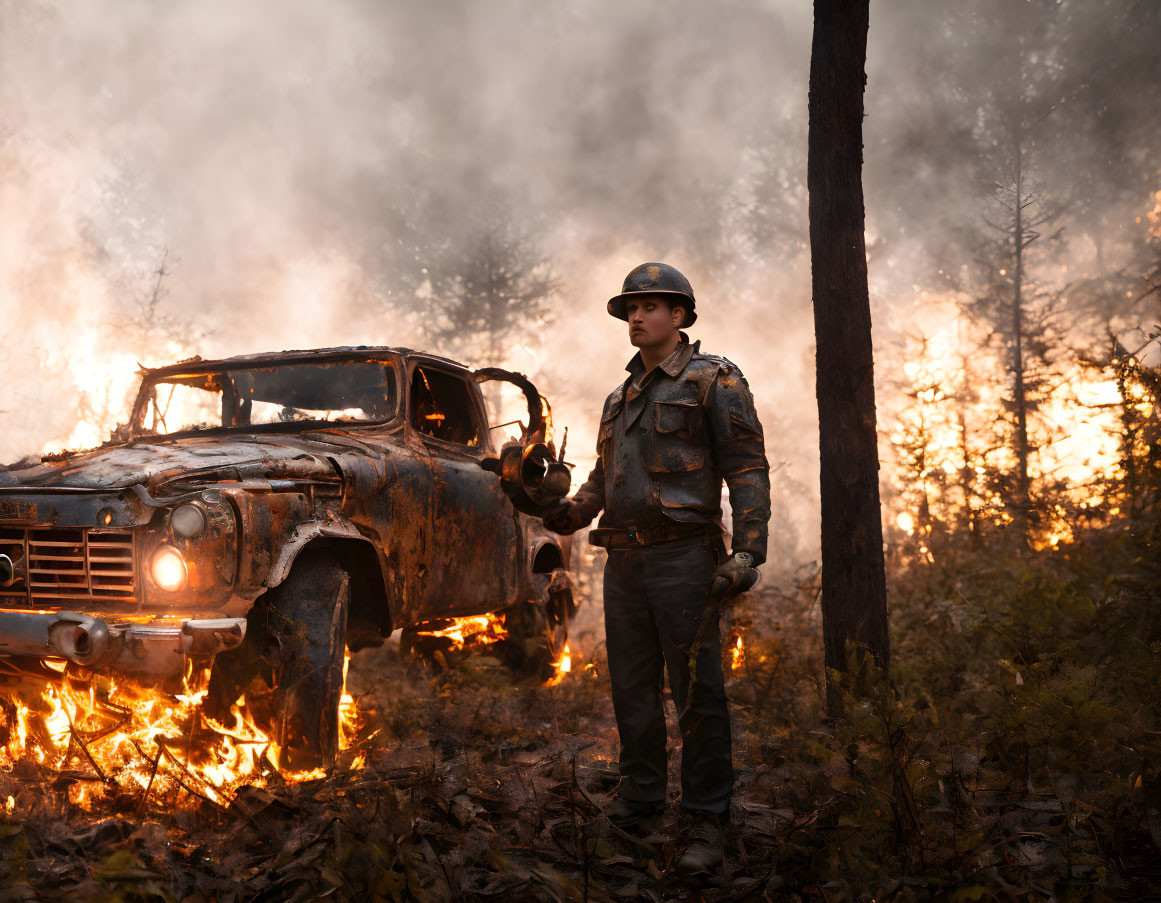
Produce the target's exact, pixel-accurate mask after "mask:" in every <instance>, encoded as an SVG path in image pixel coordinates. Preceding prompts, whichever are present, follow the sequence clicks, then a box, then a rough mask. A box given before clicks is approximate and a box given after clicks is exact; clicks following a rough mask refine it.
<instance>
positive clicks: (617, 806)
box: [605, 796, 665, 830]
mask: <svg viewBox="0 0 1161 903" xmlns="http://www.w3.org/2000/svg"><path fill="white" fill-rule="evenodd" d="M664 811H665V803H664V802H656V803H646V802H642V801H640V800H627V799H625V798H624V797H622V796H618V797H616V798H615V799H614V800H613V801H612V802H611V803H610V804H609V807H608V808H607V809H606V810H605V815H607V816H608V817H609V821H611V822H612V823H613V824H614V825H616V826H617V827H618V828H621V829H622V830H624V829H626V828H631V827H634V826H636V825H637V824H639V823H640V822H642V821H644V820H645V819H647V818H653V817H654V816H656V815H660V814H661V813H662V812H664Z"/></svg>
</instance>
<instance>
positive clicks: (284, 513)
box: [0, 347, 573, 751]
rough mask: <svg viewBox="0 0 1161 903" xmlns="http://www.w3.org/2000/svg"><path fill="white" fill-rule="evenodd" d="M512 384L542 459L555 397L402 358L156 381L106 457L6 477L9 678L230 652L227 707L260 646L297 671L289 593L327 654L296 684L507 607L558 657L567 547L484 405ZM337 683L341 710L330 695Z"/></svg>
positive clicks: (391, 354)
mask: <svg viewBox="0 0 1161 903" xmlns="http://www.w3.org/2000/svg"><path fill="white" fill-rule="evenodd" d="M494 379H501V380H508V381H510V382H514V383H515V384H516V385H518V386H519V387H520V388H522V389H523V390H524V391H525V394H526V396H527V397H528V400H529V422H528V424H527V426H522V436H521V440H520V441H521V444H522V446H523V447H528V446H530V445H532V444H536V443H541V445H540V447H542V448H543V447H544V446H543V443H545V441H546V436H545V432H546V423H545V420H546V418H545V416H544V415H543V412H542V408H541V399H540V397H539V395H538V394H537V393H536V392H535V389H534V388H532V387H531V384H530V383H528V382H527V380H525V379H524V378H523V377H521V376H520V375H519V374H512V373H508V372H507V371H501V370H487V371H475V372H473V371H471V370H469V369H467V368H466V367H464V366H462V365H460V364H457V363H455V362H453V361H450V360H448V359H446V358H442V357H438V356H436V355H432V354H426V353H420V352H416V351H412V350H410V349H405V348H380V347H374V348H372V347H359V348H335V349H324V350H314V351H302V352H281V353H277V354H261V355H252V356H245V357H235V358H229V359H226V360H219V361H202V360H198V359H195V360H193V361H188V362H183V363H180V364H175V365H172V366H167V367H162V368H158V369H152V370H144V371H143V372H142V383H141V388H140V391H139V393H138V395H137V399H136V402H135V404H134V408H133V412H132V415H131V417H130V420H129V422H128V423H127V424H125V425H123V426H121V427H118V429H117V431H116V432H115V434H114V437H113V439H112V441H111V442H110V443H107V444H106V445H105V446H102V447H101V448H99V449H97V450H94V451H90V452H85V453H81V454H69V453H66V454H62V455H57V456H46V457H45V458H44V459H43V460H42V462H41V463H40V464H37V465H35V466H32V467H24V468H17V469H11V470H7V471H0V680H2V679H4V677H7V678H8V679H9V680H16V679H20V678H24V677H27V676H29V675H34V676H52V674H53V673H55V671H54V669H47V670H46V669H45V668H44V660H46V659H58V660H60V659H63V660H66V661H68V662H71V663H72V667H74V668H82V669H87V670H89V671H95V672H111V673H125V674H130V675H134V676H135V677H138V678H148V679H151V680H160V681H164V680H167V679H168V680H172V679H176V678H179V677H180V675H181V674H182V673H183V669H184V667H185V664H186V662H187V659H188V658H189V657H191V656H194V657H196V656H216V658H215V660H214V669H215V676H216V675H217V673H218V672H219V671H222V673H226V674H228V673H229V672H230V671H231V670H233V671H234V672H236V673H235V674H234V677H233V683H231V684H230V685H229V687H228V692H227V690H223V691H222V692H223V694H224V695H223V699H225V701H226V702H227V703H228V702H229V701H231V699H230V698H229V694H230V693H233V692H235V690H239V689H241V688H243V687H244V685H245V684H246V682H247V681H249V680H250V679H251V678H252V676H253V675H252V674H251V673H250V672H252V671H253V670H254V663H255V662H258V661H259V660H260V659H261V658H262V656H263V655H265V653H264V652H263V651H262V649H261V648H258V646H256V645H255V644H259V645H260V644H261V643H262V642H263V641H265V643H266V646H267V647H271V646H277V647H281V648H282V649H283V652H282V653H280V654H281V655H282V656H283V658H287V656H288V655H290V657H293V655H291V654H290V653H287V652H286V651H285V650H286V649H287V648H289V646H291V645H293V644H292V643H290V642H289V641H288V640H289V638H291V636H292V634H293V633H294V631H295V625H294V624H292V623H291V624H289V626H286V624H284V626H283V627H282V628H279V627H277V625H275V626H271V623H272V622H271V620H270V619H271V610H273V609H271V610H265V611H264V610H263V607H262V606H263V603H262V600H263V599H283V600H285V599H286V598H288V597H293V599H294V600H295V601H292V602H290V603H287V605H286V606H284V608H282V609H279V610H280V611H282V612H283V614H285V613H286V612H288V611H291V610H293V611H294V612H297V613H296V614H293V615H286V617H281V616H280V622H287V623H289V622H294V621H309V620H310V619H311V618H315V620H317V621H318V622H319V624H320V625H321V626H319V627H318V628H317V630H315V632H314V633H313V634H311V633H310V630H307V631H306V632H307V634H308V635H307V636H306V638H305V639H303V637H302V635H301V634H302V632H303V631H302V630H301V629H299V630H298V634H299V635H298V640H301V641H302V642H303V643H305V644H306V646H307V647H311V648H312V649H313V646H318V645H319V644H320V643H321V644H323V645H325V644H326V643H327V642H329V643H330V648H329V649H328V650H327V652H326V655H322V656H321V657H319V656H318V655H315V658H314V662H315V663H314V665H313V666H309V667H308V666H306V665H304V664H303V661H300V662H299V663H298V666H299V667H300V669H301V667H307V670H310V667H313V668H314V670H315V671H320V669H321V672H326V671H327V669H328V668H329V669H330V670H331V671H333V669H334V648H333V647H334V645H335V638H336V632H337V635H338V637H339V639H341V640H342V641H343V643H344V644H345V645H347V646H349V647H350V648H352V649H358V648H361V647H363V646H367V645H371V644H374V643H376V642H381V641H382V640H383V638H385V637H386V636H388V635H389V634H390V633H391V631H392V630H394V629H396V628H405V629H407V628H414V627H415V626H416V625H418V624H422V623H425V622H431V621H433V620H436V619H440V618H451V617H462V616H468V615H478V614H483V613H490V612H497V611H505V612H509V613H510V612H518V613H519V615H520V616H519V617H514V618H511V619H510V620H511V622H512V624H513V625H524V627H523V628H519V629H517V630H516V634H517V636H516V639H517V640H518V641H526V642H531V643H532V644H533V645H534V646H536V647H537V648H539V649H541V650H542V652H543V655H542V658H547V657H551V656H554V655H557V654H558V653H559V651H560V647H561V645H562V643H563V639H564V636H565V634H566V632H567V623H568V617H569V615H570V613H571V611H572V606H573V600H572V593H571V589H570V586H569V582H568V575H567V565H568V553H569V547H568V545H567V543H566V542H565V541H563V540H562V539H561V538H560V537H558V536H556V535H555V534H552V533H550V532H548V531H547V530H546V529H545V528H544V527H543V525H542V524H541V522H540V520H539V519H538V518H536V517H533V516H529V515H528V514H524V513H521V512H519V511H517V510H516V509H515V508H514V507H513V503H512V502H511V501H510V500H509V498H508V496H507V495H506V494H505V492H504V490H503V488H502V487H501V481H500V479H498V478H497V474H496V472H494V471H496V466H495V465H496V462H497V461H498V460H499V459H498V458H497V457H493V456H496V455H497V454H498V453H499V451H500V450H499V449H498V448H497V446H496V440H495V439H494V438H493V436H492V430H491V429H490V425H489V423H488V418H487V413H486V406H485V405H484V401H483V396H482V393H481V391H480V383H481V382H485V381H487V380H494ZM482 465H483V466H482ZM489 466H491V468H492V469H491V470H489V469H487V468H488V467H489ZM307 562H309V564H308V563H307ZM327 567H329V568H331V572H329V573H332V578H333V579H331V578H327V579H330V582H329V583H328V582H327V580H326V579H323V578H321V577H319V573H321V571H319V568H327ZM310 568H313V569H314V572H313V576H312V575H311V574H307V573H306V570H309V569H310ZM334 575H338V576H337V577H336V576H334ZM324 576H325V575H324ZM320 580H321V581H322V582H319V581H320ZM292 584H293V586H292ZM328 595H329V596H332V597H333V598H325V597H326V596H328ZM316 596H317V597H318V598H315V597H316ZM272 604H273V603H272ZM296 606H297V607H296ZM304 606H305V607H304ZM312 612H317V617H315V615H314V614H312ZM340 622H341V623H340ZM311 629H314V628H311ZM280 630H281V632H280ZM259 634H262V636H259ZM263 637H264V640H263ZM320 637H321V639H320ZM328 638H329V640H328ZM272 640H274V641H277V642H272ZM312 644H313V646H312ZM247 646H255V648H253V649H251V650H250V651H249V652H246V651H245V650H246V647H247ZM267 651H269V650H268V649H267ZM314 651H317V650H314ZM308 653H309V654H308ZM303 654H304V655H306V656H307V657H309V656H310V655H314V652H312V651H310V650H309V649H308V650H307V652H304V653H303ZM276 657H277V656H275V658H276ZM271 660H272V659H271V656H269V655H266V659H265V661H264V666H265V667H266V668H267V673H266V676H265V680H266V682H267V684H274V683H277V682H278V676H277V674H275V673H273V672H270V668H271V667H274V669H275V670H277V667H278V663H277V662H275V663H274V665H273V666H272V665H271ZM304 661H305V659H304ZM284 664H285V663H284ZM316 676H317V675H316ZM332 677H333V676H332ZM322 679H323V683H324V684H325V687H324V689H323V690H320V692H322V693H323V697H322V698H321V699H320V700H316V701H315V702H316V704H318V705H321V706H322V707H323V708H326V707H327V706H329V705H330V704H331V696H334V695H335V689H334V686H333V684H334V680H333V679H331V678H327V676H326V674H325V673H324V674H323V675H322ZM335 702H336V703H337V696H335ZM279 704H281V705H283V707H284V708H285V706H286V705H287V704H288V703H287V701H286V700H285V699H282V700H281V702H280V703H279ZM303 717H304V718H306V719H308V720H309V718H310V717H311V716H310V715H309V713H307V714H306V715H304V716H303ZM270 720H271V722H272V723H275V724H277V723H279V716H278V714H277V713H273V714H271V715H270ZM283 739H284V740H285V739H287V738H285V737H283ZM291 745H293V744H291ZM305 745H307V746H311V745H312V743H311V742H306V743H305ZM313 745H314V746H318V743H313ZM326 746H327V743H326V741H325V740H324V742H323V743H322V747H323V748H324V751H325V747H326Z"/></svg>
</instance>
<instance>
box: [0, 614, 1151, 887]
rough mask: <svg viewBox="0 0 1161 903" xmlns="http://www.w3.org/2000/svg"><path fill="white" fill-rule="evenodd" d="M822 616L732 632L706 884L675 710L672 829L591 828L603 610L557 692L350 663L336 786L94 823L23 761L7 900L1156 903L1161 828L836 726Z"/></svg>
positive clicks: (5, 855) (287, 789) (609, 783)
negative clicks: (715, 849)
mask: <svg viewBox="0 0 1161 903" xmlns="http://www.w3.org/2000/svg"><path fill="white" fill-rule="evenodd" d="M816 598H817V597H816V596H815V595H813V594H811V593H807V594H801V593H800V594H797V595H796V594H793V593H791V594H788V595H783V596H782V597H781V598H780V599H779V598H775V596H773V595H769V594H767V595H766V596H762V595H757V596H756V597H755V600H754V601H753V602H752V603H751V605H750V608H749V610H742V611H740V612H738V613H737V614H736V616H735V617H734V618H733V621H734V622H736V624H733V626H736V627H737V628H738V629H742V630H744V634H743V635H745V636H747V637H749V638H750V641H749V642H748V643H747V649H746V652H747V662H746V663H744V664H743V665H742V666H740V667H739V668H738V669H737V670H736V671H734V672H733V673H732V674H731V677H730V679H729V687H728V688H729V690H730V693H731V698H732V700H733V715H734V759H735V765H736V769H737V784H736V793H735V797H734V808H733V825H732V828H731V831H730V834H729V837H728V843H727V848H726V859H725V862H724V863H723V868H722V870H721V873H720V874H719V875H718V876H717V877H715V878H712V879H709V880H704V881H695V880H686V879H681V878H679V877H677V876H676V875H675V873H674V864H675V862H676V860H677V858H678V857H679V856H680V854H681V850H682V828H683V822H682V819H681V817H680V814H679V807H678V799H677V787H678V784H677V775H676V769H677V766H678V763H679V749H678V747H677V746H676V745H675V743H676V737H677V731H676V724H675V719H674V717H673V710H672V706H671V705H670V706H669V716H670V743H671V751H670V769H671V774H670V797H669V803H668V807H667V809H666V812H665V814H664V816H662V817H660V818H658V819H656V820H654V822H653V823H651V824H648V825H646V826H645V829H644V830H643V831H642V832H641V834H640V835H639V836H634V835H629V834H626V833H624V832H622V831H620V830H618V829H617V828H615V827H614V826H613V825H612V824H611V823H610V822H609V821H608V819H607V818H605V817H604V815H603V812H604V810H605V808H606V807H607V806H608V804H609V802H610V801H611V799H612V794H613V791H614V789H615V786H616V782H617V775H616V756H617V736H616V729H615V725H614V721H613V714H612V706H611V702H610V696H609V684H608V677H607V671H606V668H605V665H604V660H603V658H602V649H603V646H602V644H601V642H600V640H601V636H602V626H601V624H600V619H599V614H598V613H596V612H594V611H593V610H592V607H591V606H590V607H589V609H588V610H587V611H585V610H582V612H581V616H580V618H579V619H578V623H577V625H576V629H575V630H574V649H575V650H577V651H576V654H575V656H574V659H573V670H572V672H571V673H570V674H569V675H568V676H567V677H566V678H565V680H564V681H563V682H562V683H561V684H560V685H558V686H556V687H539V686H530V685H525V684H521V683H520V682H519V681H515V680H514V679H513V678H512V675H511V674H510V673H509V672H508V671H507V670H506V669H505V668H504V667H503V666H502V665H501V663H500V662H499V660H498V659H497V658H495V657H493V656H492V655H491V654H490V653H489V650H488V649H487V648H483V649H479V650H475V651H472V652H470V653H467V654H463V655H460V656H458V657H457V658H456V659H455V660H454V661H453V662H451V664H450V666H449V667H447V668H444V669H433V668H432V667H430V665H425V664H424V663H423V662H422V661H420V660H419V659H416V658H412V657H408V656H402V655H401V654H400V653H399V648H398V644H397V642H389V643H387V644H386V645H385V646H383V647H381V648H379V649H370V650H364V651H362V652H360V653H357V654H356V655H354V656H353V657H352V660H351V670H350V676H349V680H348V684H349V687H350V689H351V690H352V692H353V693H354V694H355V695H356V697H357V698H358V699H359V703H360V709H361V711H362V712H363V714H364V717H365V726H364V729H363V731H362V733H361V737H362V739H361V741H360V742H359V743H358V744H357V745H356V746H355V747H354V748H352V749H349V750H347V751H345V752H344V753H343V754H342V756H341V757H340V762H339V767H338V768H337V769H336V770H335V771H334V772H333V773H332V774H331V775H330V776H328V777H326V778H322V779H318V780H313V781H308V782H304V783H297V784H285V783H282V784H280V783H279V782H278V781H277V777H276V776H275V777H274V778H273V779H272V780H271V782H269V783H268V784H267V785H266V786H265V787H263V788H256V787H244V788H242V790H240V791H239V792H238V793H237V795H236V796H235V797H234V799H233V801H232V802H231V803H230V804H229V805H228V806H224V807H223V806H217V805H212V804H209V803H208V802H205V801H202V800H199V799H196V798H194V797H193V796H189V795H186V796H180V795H179V796H178V797H176V798H171V799H164V800H161V799H151V800H149V801H148V805H146V806H142V805H141V803H140V800H139V799H138V798H118V797H112V798H110V799H107V800H100V801H97V802H95V803H94V805H93V808H92V809H91V810H89V811H85V810H82V809H80V808H78V807H76V806H74V805H72V804H70V803H69V802H68V796H67V793H65V792H63V790H62V789H61V784H60V781H59V777H58V776H57V775H56V774H55V773H54V772H52V771H51V770H48V769H43V768H40V767H38V766H34V765H32V764H30V763H21V766H22V767H21V768H19V769H16V770H14V771H13V773H11V774H7V775H0V795H5V794H8V793H13V792H14V791H15V794H16V798H15V801H16V806H15V810H14V811H13V812H12V813H11V814H10V815H8V816H7V817H6V818H0V903H12V901H25V900H91V901H147V900H148V901H153V900H159V901H173V903H177V901H189V903H210V901H214V903H241V901H283V900H292V901H308V900H316V899H333V900H349V901H366V900H396V901H404V900H417V901H441V903H443V901H446V903H456V901H473V900H498V901H525V900H528V901H533V900H535V901H554V903H564V901H590V900H591V901H632V900H642V901H661V900H693V901H696V900H705V901H727V900H729V901H733V900H756V901H757V900H783V899H786V900H791V899H798V900H810V901H838V900H872V899H876V900H884V899H904V900H919V899H951V900H962V901H978V900H991V899H1005V900H1007V899H1019V900H1023V899H1036V900H1051V899H1060V900H1069V899H1077V900H1081V899H1126V900H1129V899H1131V900H1141V899H1161V896H1154V895H1155V894H1161V868H1159V867H1158V866H1157V863H1158V862H1161V855H1159V849H1161V847H1158V846H1157V844H1161V819H1159V820H1158V823H1157V824H1156V825H1154V824H1151V823H1149V822H1150V820H1149V818H1147V817H1146V816H1143V815H1141V814H1140V813H1139V812H1138V811H1137V810H1134V809H1132V808H1131V807H1130V808H1129V809H1126V808H1125V807H1124V805H1123V804H1120V803H1117V801H1116V800H1114V799H1112V798H1109V802H1108V805H1107V807H1106V808H1102V806H1103V804H1102V803H1101V802H1100V797H1099V796H1094V795H1091V794H1090V795H1088V796H1085V797H1084V798H1083V799H1082V798H1081V795H1080V794H1079V793H1076V792H1073V793H1071V794H1070V793H1069V792H1067V790H1066V788H1061V787H1055V788H1054V787H1052V786H1042V785H1041V784H1042V783H1043V782H1039V783H1038V782H1036V781H1029V782H1026V783H1025V784H1024V785H1023V786H1014V785H1013V784H1012V782H1011V781H1007V780H1002V779H1001V778H1000V777H999V776H998V773H995V772H992V771H989V770H988V767H987V766H986V765H982V764H981V762H982V761H983V760H984V759H986V756H982V755H981V752H980V749H979V748H976V747H973V746H971V745H968V744H965V745H958V746H956V745H953V746H949V749H948V754H947V758H946V760H945V761H942V762H939V763H934V762H931V761H928V762H925V763H923V764H924V765H925V767H927V766H929V767H928V768H927V770H926V771H924V772H922V773H920V772H917V771H915V770H914V766H915V764H916V762H917V761H918V758H919V756H918V752H919V750H920V748H919V746H917V745H913V746H911V747H908V750H909V752H908V750H904V751H903V752H900V751H899V750H898V749H897V748H896V747H898V746H900V745H903V746H905V745H906V740H905V738H904V736H903V734H901V733H900V732H899V731H898V730H896V728H894V727H892V726H891V725H890V723H888V726H887V728H886V733H885V735H884V736H885V738H886V739H885V740H883V742H882V743H881V744H878V745H876V744H877V741H876V740H875V739H874V736H873V733H874V731H873V730H869V731H868V732H866V733H864V734H863V735H860V736H855V735H853V734H851V733H850V726H844V725H843V724H838V725H836V724H834V723H832V722H829V721H827V720H826V719H825V718H824V717H823V712H822V705H821V702H822V699H821V692H820V687H821V676H820V675H818V674H817V673H813V674H812V673H811V672H812V671H813V672H817V671H818V670H820V669H819V668H818V667H817V661H816V660H815V659H814V658H813V657H812V656H813V653H809V654H805V655H803V654H800V651H795V650H801V649H814V648H817V646H816V645H815V644H814V643H813V638H816V636H817V632H818V623H817V622H818V612H817V607H816V605H815V601H816ZM778 605H781V606H783V609H784V610H782V611H780V612H778V613H777V615H778V616H777V617H773V614H774V613H773V612H772V610H771V606H778ZM787 605H790V606H791V607H794V606H797V607H796V608H795V610H793V611H788V610H785V606H787ZM759 615H760V617H759ZM730 627H731V624H727V628H730ZM786 631H793V632H794V634H795V644H794V645H793V647H791V646H789V645H787V644H785V642H784V641H783V640H782V639H780V637H779V632H786ZM872 720H874V719H872ZM887 720H888V722H890V716H888V717H887ZM892 738H894V739H893V740H892ZM359 752H365V753H366V754H367V756H366V763H365V765H364V766H363V767H361V768H358V769H351V768H350V765H351V762H352V760H353V759H354V757H355V756H356V754H358V753H359ZM897 765H898V766H899V767H896V766H897ZM25 766H26V767H25ZM879 772H882V773H883V774H884V775H886V777H885V778H883V779H882V780H880V778H879V777H877V775H878V774H879ZM892 774H893V775H894V778H892ZM1118 807H1119V808H1118ZM1142 811H1144V810H1142Z"/></svg>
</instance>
